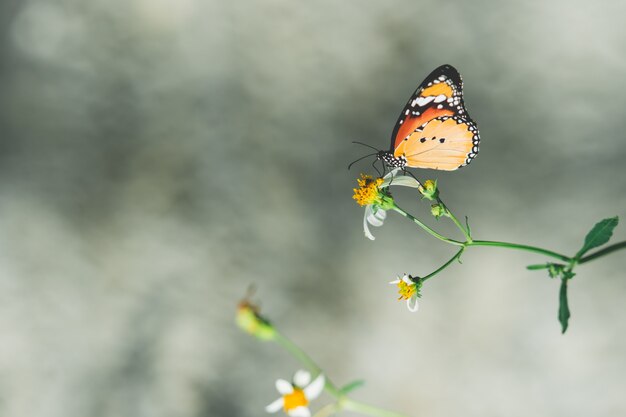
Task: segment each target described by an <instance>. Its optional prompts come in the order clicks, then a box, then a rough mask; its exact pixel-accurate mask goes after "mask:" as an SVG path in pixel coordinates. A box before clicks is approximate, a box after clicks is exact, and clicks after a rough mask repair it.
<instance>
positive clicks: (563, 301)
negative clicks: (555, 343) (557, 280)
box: [559, 278, 570, 333]
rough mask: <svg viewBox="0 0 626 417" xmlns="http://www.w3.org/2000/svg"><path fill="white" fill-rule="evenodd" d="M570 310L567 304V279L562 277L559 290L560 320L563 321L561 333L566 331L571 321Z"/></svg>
mask: <svg viewBox="0 0 626 417" xmlns="http://www.w3.org/2000/svg"><path fill="white" fill-rule="evenodd" d="M569 318H570V312H569V306H568V304H567V279H566V278H562V279H561V290H560V291H559V322H561V333H565V331H566V330H567V325H568V323H569Z"/></svg>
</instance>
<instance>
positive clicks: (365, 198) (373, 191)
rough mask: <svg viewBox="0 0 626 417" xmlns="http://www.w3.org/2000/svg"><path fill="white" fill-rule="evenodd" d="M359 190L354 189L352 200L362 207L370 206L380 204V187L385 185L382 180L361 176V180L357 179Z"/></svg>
mask: <svg viewBox="0 0 626 417" xmlns="http://www.w3.org/2000/svg"><path fill="white" fill-rule="evenodd" d="M357 183H358V184H359V188H354V195H353V196H352V198H353V199H354V200H356V202H357V203H358V204H359V205H360V206H369V205H370V204H374V203H380V193H379V191H378V187H380V185H381V184H382V183H383V179H382V178H376V179H373V178H372V177H371V176H369V175H363V174H361V178H359V179H357Z"/></svg>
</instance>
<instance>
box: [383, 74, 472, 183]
mask: <svg viewBox="0 0 626 417" xmlns="http://www.w3.org/2000/svg"><path fill="white" fill-rule="evenodd" d="M479 142H480V137H479V133H478V128H477V127H476V123H475V122H474V121H473V120H472V119H471V118H470V116H469V114H468V113H467V110H466V109H465V104H464V102H463V81H462V79H461V75H460V74H459V72H458V71H457V70H456V69H455V68H454V67H452V66H451V65H442V66H440V67H439V68H437V69H435V70H434V71H433V72H431V73H430V75H428V77H426V78H425V79H424V81H423V82H422V83H421V84H420V86H419V87H418V88H417V90H415V92H414V93H413V95H412V96H411V97H410V98H409V101H408V102H407V104H406V105H405V106H404V108H403V109H402V112H401V113H400V117H399V118H398V121H397V122H396V124H395V126H394V129H393V133H392V135H391V146H390V150H389V151H380V152H379V153H378V154H377V158H378V159H380V160H382V161H383V162H384V163H385V164H386V165H387V166H388V167H391V168H427V169H438V170H445V171H453V170H455V169H458V168H460V167H462V166H465V165H467V164H469V163H470V162H471V161H472V159H474V157H476V154H477V153H478V144H479Z"/></svg>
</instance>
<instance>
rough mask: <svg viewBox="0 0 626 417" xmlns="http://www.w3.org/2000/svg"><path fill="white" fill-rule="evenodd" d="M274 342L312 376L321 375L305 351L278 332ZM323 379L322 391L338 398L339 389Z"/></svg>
mask: <svg viewBox="0 0 626 417" xmlns="http://www.w3.org/2000/svg"><path fill="white" fill-rule="evenodd" d="M274 340H276V343H278V344H279V345H281V346H282V347H284V348H285V349H286V350H287V351H288V352H289V353H291V354H292V355H293V356H294V357H295V358H296V359H297V360H299V361H300V362H302V364H303V365H304V366H305V367H307V368H308V369H309V371H311V372H313V373H314V374H320V373H322V368H320V367H319V366H318V365H317V364H316V363H315V362H314V361H313V359H311V357H310V356H309V355H307V354H306V352H305V351H303V350H302V349H300V348H299V347H298V346H297V345H296V344H295V343H293V342H292V341H291V340H289V339H287V338H286V337H285V336H283V335H282V334H281V333H280V332H279V331H278V330H276V337H275V338H274ZM325 379H326V385H325V386H324V389H326V391H327V392H328V393H329V394H330V395H332V396H333V397H340V396H341V395H342V394H341V391H339V388H337V386H336V385H335V384H333V383H332V381H331V380H330V379H328V378H327V377H326V378H325Z"/></svg>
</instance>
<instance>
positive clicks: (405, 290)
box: [389, 274, 422, 313]
mask: <svg viewBox="0 0 626 417" xmlns="http://www.w3.org/2000/svg"><path fill="white" fill-rule="evenodd" d="M389 283H390V284H393V285H397V286H398V294H400V297H398V300H406V306H407V307H408V308H409V311H411V312H413V313H414V312H416V311H417V310H418V309H419V303H418V302H417V299H418V298H419V297H421V296H422V295H421V294H420V289H421V288H422V280H421V279H419V277H412V276H411V275H407V274H404V275H403V276H402V277H398V278H397V279H395V280H393V281H391V282H389Z"/></svg>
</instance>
